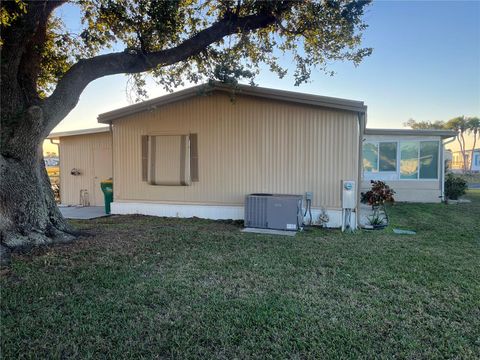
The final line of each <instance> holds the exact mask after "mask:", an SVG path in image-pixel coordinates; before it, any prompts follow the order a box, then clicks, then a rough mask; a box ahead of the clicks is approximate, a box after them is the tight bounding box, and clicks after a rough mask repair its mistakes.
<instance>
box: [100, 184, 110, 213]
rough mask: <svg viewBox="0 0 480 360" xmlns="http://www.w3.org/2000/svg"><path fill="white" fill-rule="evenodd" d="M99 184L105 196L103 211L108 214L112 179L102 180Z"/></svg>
mask: <svg viewBox="0 0 480 360" xmlns="http://www.w3.org/2000/svg"><path fill="white" fill-rule="evenodd" d="M100 186H101V187H102V191H103V196H104V197H105V213H106V214H110V204H111V203H112V201H113V180H112V179H108V180H103V181H102V182H101V183H100Z"/></svg>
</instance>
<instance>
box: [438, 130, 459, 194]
mask: <svg viewBox="0 0 480 360" xmlns="http://www.w3.org/2000/svg"><path fill="white" fill-rule="evenodd" d="M456 138H457V137H456V136H455V137H453V138H451V139H450V140H448V141H446V142H443V141H442V151H441V153H440V155H441V159H440V160H441V166H442V167H441V169H442V176H441V177H440V179H441V180H440V181H441V182H442V183H441V184H440V186H441V189H442V191H441V193H440V199H442V201H444V200H445V160H444V152H445V145H447V144H450V143H451V142H454V141H455V140H456Z"/></svg>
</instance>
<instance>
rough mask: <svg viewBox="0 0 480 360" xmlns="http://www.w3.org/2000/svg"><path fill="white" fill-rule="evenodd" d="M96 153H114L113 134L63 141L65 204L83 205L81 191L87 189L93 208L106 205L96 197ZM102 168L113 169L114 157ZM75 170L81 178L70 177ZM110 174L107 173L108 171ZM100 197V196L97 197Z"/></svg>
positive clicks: (63, 189)
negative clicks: (97, 151)
mask: <svg viewBox="0 0 480 360" xmlns="http://www.w3.org/2000/svg"><path fill="white" fill-rule="evenodd" d="M96 149H106V150H110V151H111V134H110V133H101V134H88V135H78V136H68V137H62V138H60V150H59V151H60V198H61V202H62V204H65V205H77V204H79V203H80V190H82V189H87V191H88V193H89V198H90V204H91V205H98V206H100V205H103V199H101V198H100V199H96V197H95V161H94V152H95V150H96ZM104 161H105V162H107V163H105V164H99V165H97V166H103V167H105V168H106V169H108V168H109V169H110V176H111V168H112V160H111V156H110V157H109V158H108V159H104ZM73 168H76V169H79V170H80V172H81V174H80V175H78V176H73V175H71V174H70V172H71V170H72V169H73ZM107 171H108V170H107ZM97 197H98V196H97Z"/></svg>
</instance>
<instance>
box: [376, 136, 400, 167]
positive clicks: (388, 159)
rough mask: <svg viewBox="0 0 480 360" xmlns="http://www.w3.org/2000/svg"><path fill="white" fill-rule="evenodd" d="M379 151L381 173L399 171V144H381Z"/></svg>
mask: <svg viewBox="0 0 480 360" xmlns="http://www.w3.org/2000/svg"><path fill="white" fill-rule="evenodd" d="M378 149H379V157H378V159H379V160H378V162H379V171H397V143H396V142H381V143H379V144H378Z"/></svg>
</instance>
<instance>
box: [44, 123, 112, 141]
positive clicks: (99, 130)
mask: <svg viewBox="0 0 480 360" xmlns="http://www.w3.org/2000/svg"><path fill="white" fill-rule="evenodd" d="M109 130H110V128H109V127H108V126H102V127H98V128H91V129H81V130H72V131H63V132H55V133H51V134H50V135H48V136H47V139H58V138H62V137H66V136H76V135H89V134H98V133H104V132H108V131H109Z"/></svg>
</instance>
